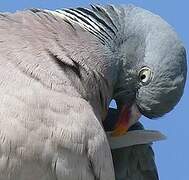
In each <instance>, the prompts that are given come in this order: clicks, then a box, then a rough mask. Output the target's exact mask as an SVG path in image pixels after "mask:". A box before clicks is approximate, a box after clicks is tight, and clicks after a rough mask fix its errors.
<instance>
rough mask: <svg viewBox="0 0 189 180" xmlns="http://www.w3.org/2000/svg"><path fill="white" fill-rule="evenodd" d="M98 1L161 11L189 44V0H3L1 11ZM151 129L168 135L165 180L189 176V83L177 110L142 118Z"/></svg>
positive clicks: (163, 146)
mask: <svg viewBox="0 0 189 180" xmlns="http://www.w3.org/2000/svg"><path fill="white" fill-rule="evenodd" d="M90 3H98V4H107V3H111V4H129V3H131V4H134V5H137V6H140V7H143V8H145V9H148V10H151V11H152V12H154V13H157V14H159V15H160V16H161V17H163V18H164V19H165V20H167V21H168V22H169V23H170V24H171V25H172V26H173V27H174V28H175V30H176V31H177V32H178V34H179V35H180V37H181V39H182V40H183V42H184V44H185V46H186V49H188V48H189V20H188V19H189V1H187V0H174V1H173V0H158V1H157V0H154V1H150V0H143V1H142V0H138V1H137V0H125V1H124V0H117V1H113V0H112V1H104V0H99V1H89V0H80V1H68V0H67V1H65V0H64V1H63V0H1V1H0V11H9V12H10V11H11V12H14V11H16V10H22V9H27V8H32V7H39V8H46V9H58V8H63V7H75V6H88V5H89V4H90ZM142 122H143V124H144V125H145V127H146V128H147V129H157V130H160V131H161V132H163V133H164V134H165V135H166V136H167V137H168V139H167V140H166V141H162V142H157V143H155V144H154V146H153V147H154V150H155V155H156V162H157V166H158V169H159V175H160V179H161V180H189V130H188V127H189V83H188V82H187V84H186V89H185V93H184V96H183V98H182V100H181V102H180V103H179V104H178V105H177V106H176V108H175V110H174V111H172V112H171V113H169V114H167V115H166V116H165V117H163V118H161V119H158V120H153V121H152V120H148V119H146V118H142Z"/></svg>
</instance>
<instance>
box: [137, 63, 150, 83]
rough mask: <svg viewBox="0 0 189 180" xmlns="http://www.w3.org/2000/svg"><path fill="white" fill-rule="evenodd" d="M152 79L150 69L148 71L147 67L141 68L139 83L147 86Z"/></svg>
mask: <svg viewBox="0 0 189 180" xmlns="http://www.w3.org/2000/svg"><path fill="white" fill-rule="evenodd" d="M151 79H152V71H151V69H149V68H148V67H143V68H142V69H141V70H140V71H139V80H140V82H142V83H143V84H145V85H146V84H148V83H149V82H150V80H151Z"/></svg>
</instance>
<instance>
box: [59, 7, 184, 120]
mask: <svg viewBox="0 0 189 180" xmlns="http://www.w3.org/2000/svg"><path fill="white" fill-rule="evenodd" d="M56 13H59V14H61V15H62V16H64V18H67V19H69V21H72V22H73V21H74V22H76V23H78V24H80V26H82V27H83V28H84V29H86V30H87V31H89V32H90V33H91V34H92V35H94V36H95V37H97V38H98V39H99V41H100V42H101V43H102V44H104V45H105V46H108V47H109V48H110V49H111V50H112V52H114V55H115V56H114V58H116V59H117V64H118V67H119V72H118V73H117V74H118V75H117V79H116V81H115V83H114V93H113V98H115V99H116V101H117V104H118V108H122V106H123V105H125V104H126V105H128V106H130V105H132V104H134V103H135V104H136V105H137V107H138V109H139V111H140V112H141V113H142V114H143V115H145V116H146V117H149V118H156V117H160V116H162V115H164V114H165V113H167V112H169V111H170V110H172V109H173V108H174V106H175V105H176V104H177V103H178V101H179V100H180V98H181V96H182V94H183V90H184V85H185V81H186V73H187V68H186V67H187V66H186V53H185V49H184V47H183V44H182V42H181V41H180V40H179V38H178V36H177V34H176V33H175V32H174V30H173V29H172V28H171V27H170V25H168V24H167V23H166V22H165V21H164V20H162V19H161V18H160V17H159V16H157V15H154V14H152V13H151V12H149V11H146V10H144V9H141V8H138V7H134V6H117V7H116V6H112V5H109V6H105V7H102V6H92V10H91V9H87V8H76V9H67V10H59V11H56ZM111 58H112V57H111Z"/></svg>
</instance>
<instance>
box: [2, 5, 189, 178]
mask: <svg viewBox="0 0 189 180" xmlns="http://www.w3.org/2000/svg"><path fill="white" fill-rule="evenodd" d="M186 73H187V68H186V51H185V48H184V45H183V43H182V42H181V40H180V39H179V37H178V35H177V33H176V32H175V31H174V30H173V28H172V27H171V26H170V25H169V24H168V23H167V22H165V21H164V20H163V19H162V18H160V17H159V16H158V15H155V14H153V13H151V12H149V11H147V10H144V9H142V8H140V7H135V6H133V5H128V6H127V5H126V6H124V5H123V6H114V5H107V6H100V5H92V6H91V8H83V7H78V8H70V9H60V10H54V11H53V10H46V9H30V10H25V11H17V12H15V13H0V100H1V103H0V117H1V118H0V179H1V180H34V179H35V180H114V179H115V173H114V167H113V161H112V155H111V150H110V145H109V142H108V138H107V136H106V132H105V130H104V128H103V125H102V122H103V121H104V119H105V117H106V115H107V112H108V107H109V103H110V101H111V99H115V100H116V102H117V105H118V112H119V118H118V121H117V122H116V125H115V129H114V130H113V132H112V134H111V136H112V137H121V136H122V135H124V134H125V133H127V131H128V129H129V127H130V126H132V125H133V124H135V123H136V122H137V121H138V120H139V118H140V116H141V115H144V116H146V117H148V118H150V119H156V118H159V117H161V116H163V115H165V114H166V113H168V112H170V111H171V110H172V109H173V108H174V107H175V106H176V104H177V103H178V102H179V100H180V98H181V97H182V94H183V91H184V86H185V81H186Z"/></svg>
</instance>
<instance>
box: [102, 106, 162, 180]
mask: <svg viewBox="0 0 189 180" xmlns="http://www.w3.org/2000/svg"><path fill="white" fill-rule="evenodd" d="M118 116H119V114H118V111H117V110H116V109H112V108H110V109H109V111H108V115H107V117H106V120H105V122H104V128H105V130H106V131H112V130H113V127H114V125H115V122H116V119H117V118H118ZM135 130H144V127H143V126H142V124H141V123H139V122H137V123H136V124H134V125H133V126H131V127H130V128H129V132H130V131H135ZM151 144H152V141H151V143H150V144H146V143H145V144H142V142H141V144H137V145H133V146H127V147H123V148H118V149H113V150H112V157H113V162H114V169H115V176H116V180H158V179H159V178H158V172H157V168H156V164H155V160H154V152H153V149H152V147H151Z"/></svg>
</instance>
